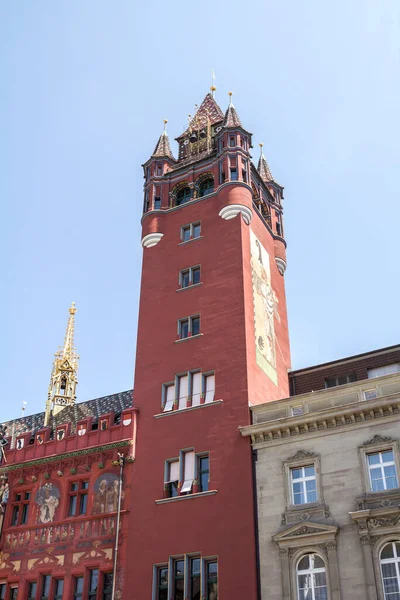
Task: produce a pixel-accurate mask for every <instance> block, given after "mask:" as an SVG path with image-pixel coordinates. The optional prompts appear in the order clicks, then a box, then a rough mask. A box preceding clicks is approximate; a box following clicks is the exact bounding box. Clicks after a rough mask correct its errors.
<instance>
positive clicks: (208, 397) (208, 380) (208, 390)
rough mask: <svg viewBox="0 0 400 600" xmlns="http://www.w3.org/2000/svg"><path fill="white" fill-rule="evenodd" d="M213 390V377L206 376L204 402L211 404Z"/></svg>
mask: <svg viewBox="0 0 400 600" xmlns="http://www.w3.org/2000/svg"><path fill="white" fill-rule="evenodd" d="M214 389H215V375H207V377H206V398H205V402H206V403H207V402H213V400H214Z"/></svg>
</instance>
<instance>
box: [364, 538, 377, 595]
mask: <svg viewBox="0 0 400 600" xmlns="http://www.w3.org/2000/svg"><path fill="white" fill-rule="evenodd" d="M360 542H361V547H362V551H363V559H364V576H365V586H366V588H367V600H378V595H377V593H376V582H375V569H374V560H373V558H372V547H371V538H370V536H369V535H368V534H364V535H362V536H361V537H360Z"/></svg>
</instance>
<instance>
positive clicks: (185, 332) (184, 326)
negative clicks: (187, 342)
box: [178, 319, 189, 340]
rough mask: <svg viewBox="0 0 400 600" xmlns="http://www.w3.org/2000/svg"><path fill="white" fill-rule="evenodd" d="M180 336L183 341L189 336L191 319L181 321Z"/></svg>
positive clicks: (179, 326)
mask: <svg viewBox="0 0 400 600" xmlns="http://www.w3.org/2000/svg"><path fill="white" fill-rule="evenodd" d="M178 335H179V338H180V339H181V340H183V339H185V338H187V337H188V336H189V319H181V320H180V321H179V325H178Z"/></svg>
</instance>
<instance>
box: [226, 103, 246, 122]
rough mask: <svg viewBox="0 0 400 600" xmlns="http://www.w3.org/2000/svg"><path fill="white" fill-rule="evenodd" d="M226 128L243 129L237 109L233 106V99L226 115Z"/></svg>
mask: <svg viewBox="0 0 400 600" xmlns="http://www.w3.org/2000/svg"><path fill="white" fill-rule="evenodd" d="M224 127H243V125H242V122H241V120H240V117H239V115H238V114H237V111H236V108H235V107H234V106H233V104H232V99H231V101H230V104H229V106H228V108H227V110H226V113H225V118H224Z"/></svg>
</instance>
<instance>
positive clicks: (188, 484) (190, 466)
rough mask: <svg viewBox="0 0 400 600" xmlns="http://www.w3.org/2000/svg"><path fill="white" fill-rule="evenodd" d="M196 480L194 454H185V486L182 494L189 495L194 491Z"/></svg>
mask: <svg viewBox="0 0 400 600" xmlns="http://www.w3.org/2000/svg"><path fill="white" fill-rule="evenodd" d="M193 479H194V452H192V451H190V452H185V453H184V465H183V485H182V488H181V493H189V492H191V491H192V486H193Z"/></svg>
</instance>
